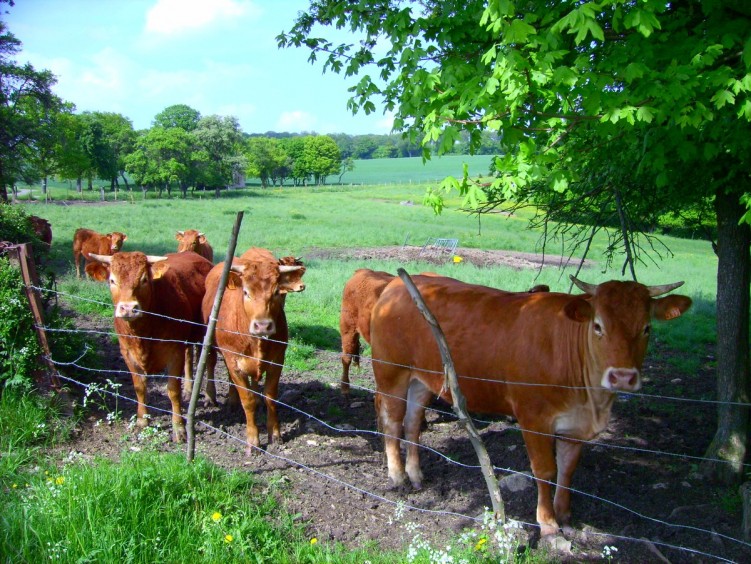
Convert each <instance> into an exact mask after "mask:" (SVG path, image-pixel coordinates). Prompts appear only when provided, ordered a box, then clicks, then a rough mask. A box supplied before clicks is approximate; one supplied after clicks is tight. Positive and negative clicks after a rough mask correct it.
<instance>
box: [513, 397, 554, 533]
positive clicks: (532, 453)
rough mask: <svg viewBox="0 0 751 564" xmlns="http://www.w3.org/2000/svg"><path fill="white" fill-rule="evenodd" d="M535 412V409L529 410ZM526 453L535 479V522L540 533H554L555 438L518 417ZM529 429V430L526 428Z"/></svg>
mask: <svg viewBox="0 0 751 564" xmlns="http://www.w3.org/2000/svg"><path fill="white" fill-rule="evenodd" d="M530 412H531V413H536V411H535V410H530ZM519 425H520V426H521V428H522V429H524V430H523V431H522V435H523V437H524V444H525V445H526V446H527V455H528V456H529V461H530V463H531V466H532V474H534V477H535V480H536V481H537V522H538V523H539V525H540V534H541V535H542V536H543V537H544V536H546V535H554V534H556V533H558V529H559V527H558V522H557V521H556V520H555V512H554V510H553V500H552V495H551V492H552V487H551V485H552V483H553V480H555V478H556V467H555V457H554V454H553V444H554V440H555V438H554V437H553V436H552V435H548V434H546V432H545V431H544V430H542V429H535V428H534V425H533V423H531V422H529V421H522V420H521V419H519ZM527 429H529V430H527Z"/></svg>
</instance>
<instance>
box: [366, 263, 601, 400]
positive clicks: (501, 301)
mask: <svg viewBox="0 0 751 564" xmlns="http://www.w3.org/2000/svg"><path fill="white" fill-rule="evenodd" d="M413 280H414V282H415V284H416V285H417V287H418V289H419V290H420V293H421V294H422V297H423V299H424V300H425V303H426V305H427V306H428V309H430V311H431V312H432V313H433V315H434V316H435V317H436V319H437V320H438V323H439V325H440V326H441V329H442V331H443V333H444V335H445V336H446V339H447V342H448V345H449V349H450V351H451V353H452V357H453V361H454V365H455V369H456V372H457V374H458V375H459V376H460V385H461V387H462V390H463V393H464V394H465V396H466V398H467V405H468V408H469V409H470V410H472V411H475V412H479V413H506V414H513V413H514V407H515V406H516V405H518V404H519V403H525V402H527V403H529V402H533V403H538V404H541V405H542V404H545V403H548V404H550V403H551V402H552V403H553V404H558V403H559V402H558V401H557V400H556V396H562V395H565V394H561V391H560V390H561V388H556V387H555V386H571V385H581V377H580V373H581V371H582V368H581V358H580V357H581V354H582V352H581V344H582V342H583V340H586V330H585V328H584V325H583V324H581V323H576V322H574V321H572V320H570V319H569V318H568V317H567V316H566V313H565V307H566V304H567V303H568V302H569V301H570V299H571V296H569V295H567V294H554V293H534V294H529V293H516V292H505V291H502V290H497V289H494V288H488V287H485V286H477V285H473V284H465V283H463V282H460V281H458V280H455V279H452V278H444V277H426V276H415V277H413ZM371 338H372V342H371V345H372V349H373V358H374V372H376V379H378V373H379V371H381V370H380V367H378V366H377V364H378V362H377V361H378V360H384V361H386V362H388V363H395V364H399V365H403V366H414V367H418V368H421V369H423V370H424V372H422V371H421V372H420V378H421V379H422V380H423V381H425V382H426V384H428V386H429V387H430V388H431V389H432V390H433V392H434V393H436V394H440V392H441V390H442V388H443V363H442V359H441V356H440V352H439V349H438V346H437V344H436V342H435V338H434V337H433V334H432V331H431V329H430V326H429V325H428V323H427V321H426V320H425V319H424V317H423V315H422V314H421V313H420V312H419V310H418V309H417V307H416V306H415V304H414V302H413V300H412V298H411V296H410V295H409V293H408V292H407V290H406V287H405V286H404V284H403V283H402V281H401V280H399V279H395V280H394V281H392V282H391V283H390V284H389V285H388V286H387V288H386V289H385V290H384V292H383V293H382V294H381V297H380V298H379V300H378V302H377V303H376V306H375V308H374V310H373V313H372V317H371ZM577 372H578V373H579V374H577ZM573 382H575V384H572V383H573ZM521 384H523V385H521ZM551 386H553V387H551Z"/></svg>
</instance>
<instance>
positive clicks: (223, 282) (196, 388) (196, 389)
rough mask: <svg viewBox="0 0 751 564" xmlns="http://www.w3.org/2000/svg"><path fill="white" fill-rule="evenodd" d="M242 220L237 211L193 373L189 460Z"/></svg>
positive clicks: (190, 459) (192, 452)
mask: <svg viewBox="0 0 751 564" xmlns="http://www.w3.org/2000/svg"><path fill="white" fill-rule="evenodd" d="M242 221H243V212H237V218H236V219H235V226H234V227H233V229H232V235H231V236H230V239H229V245H228V246H227V256H226V258H225V259H224V269H223V270H222V277H221V278H220V279H219V286H218V287H217V289H216V296H215V297H214V305H213V306H212V308H211V315H210V316H209V323H208V325H207V327H206V335H205V336H204V338H203V346H202V347H201V356H200V358H199V360H198V366H196V372H195V374H194V375H193V391H192V393H191V394H190V405H189V406H188V413H187V416H186V427H187V432H188V452H187V458H188V462H192V461H193V459H194V458H195V455H196V434H195V415H196V406H197V405H198V396H200V395H201V384H202V383H203V373H204V370H205V369H206V357H207V356H208V354H209V348H210V347H212V346H214V330H215V328H216V317H217V315H219V308H220V307H221V305H222V298H223V297H224V289H225V288H226V287H227V278H229V270H230V268H232V258H233V257H234V256H235V248H236V247H237V236H238V234H239V233H240V225H241V224H242Z"/></svg>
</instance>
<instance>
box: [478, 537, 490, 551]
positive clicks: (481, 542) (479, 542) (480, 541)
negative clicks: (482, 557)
mask: <svg viewBox="0 0 751 564" xmlns="http://www.w3.org/2000/svg"><path fill="white" fill-rule="evenodd" d="M486 542H488V539H486V538H485V537H482V538H481V539H480V540H478V541H477V544H476V545H475V550H482V547H483V546H485V543H486Z"/></svg>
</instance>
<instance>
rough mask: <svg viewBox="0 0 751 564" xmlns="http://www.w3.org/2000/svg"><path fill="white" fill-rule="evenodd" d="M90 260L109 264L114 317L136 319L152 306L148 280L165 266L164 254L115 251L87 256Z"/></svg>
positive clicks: (159, 272) (151, 280)
mask: <svg viewBox="0 0 751 564" xmlns="http://www.w3.org/2000/svg"><path fill="white" fill-rule="evenodd" d="M89 256H90V257H91V259H92V260H94V261H97V262H98V263H103V264H105V265H108V266H109V270H110V275H109V284H110V293H111V294H112V303H113V304H114V306H115V317H119V318H121V319H124V320H126V321H132V320H134V319H138V318H140V317H141V316H142V315H143V312H145V311H149V310H150V309H151V306H152V300H153V289H152V282H153V281H154V280H157V279H159V278H161V277H162V276H163V275H164V273H165V272H167V270H168V269H169V265H168V264H167V263H166V262H164V261H166V260H167V257H161V256H158V257H157V256H147V255H145V254H143V253H139V252H134V253H115V254H114V255H112V256H109V255H97V254H94V253H91V254H90V255H89Z"/></svg>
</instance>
